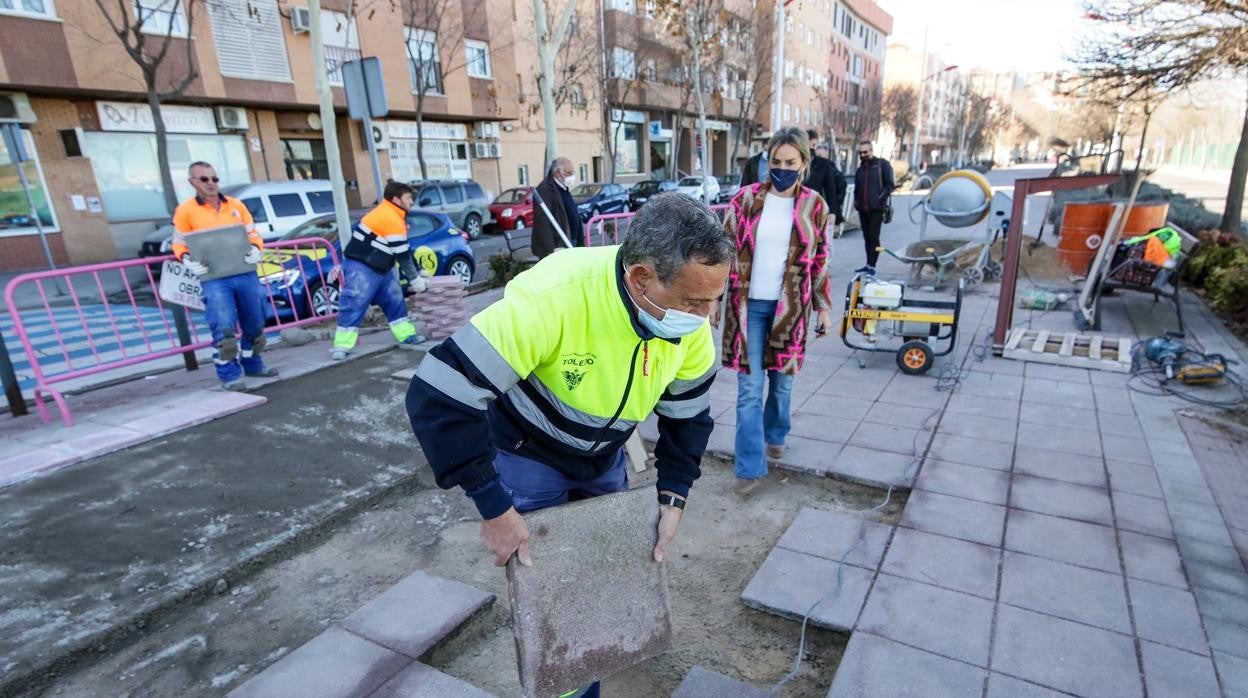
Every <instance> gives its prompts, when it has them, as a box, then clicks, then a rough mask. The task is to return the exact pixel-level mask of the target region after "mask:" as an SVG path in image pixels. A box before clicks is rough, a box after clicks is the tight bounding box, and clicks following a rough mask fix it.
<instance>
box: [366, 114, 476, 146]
mask: <svg viewBox="0 0 1248 698" xmlns="http://www.w3.org/2000/svg"><path fill="white" fill-rule="evenodd" d="M386 131H387V132H388V133H389V134H390V138H391V139H392V140H393V139H395V138H400V139H408V140H416V139H417V138H419V137H420V134H421V132H423V133H424V136H425V138H428V139H430V140H435V141H466V140H468V127H467V126H465V125H463V124H446V123H437V122H429V121H426V122H425V123H423V124H420V123H417V122H415V121H395V120H394V119H391V120H389V121H387V122H386Z"/></svg>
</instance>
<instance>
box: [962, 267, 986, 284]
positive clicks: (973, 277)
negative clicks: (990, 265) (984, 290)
mask: <svg viewBox="0 0 1248 698" xmlns="http://www.w3.org/2000/svg"><path fill="white" fill-rule="evenodd" d="M983 282H984V270H983V269H980V268H979V267H967V268H966V269H963V270H962V283H963V284H964V285H965V286H966V288H968V289H970V288H975V287H976V286H978V285H980V284H981V283H983Z"/></svg>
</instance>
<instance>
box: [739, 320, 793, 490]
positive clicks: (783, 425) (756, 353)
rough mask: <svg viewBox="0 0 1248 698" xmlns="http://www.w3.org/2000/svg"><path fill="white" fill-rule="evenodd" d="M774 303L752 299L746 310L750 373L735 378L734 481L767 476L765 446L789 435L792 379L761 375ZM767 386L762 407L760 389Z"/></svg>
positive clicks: (777, 443) (779, 442) (773, 373)
mask: <svg viewBox="0 0 1248 698" xmlns="http://www.w3.org/2000/svg"><path fill="white" fill-rule="evenodd" d="M777 305H778V303H777V301H762V300H754V299H751V300H750V301H749V305H748V306H747V309H746V324H745V348H746V352H747V353H748V354H749V360H750V363H749V365H750V373H749V375H746V374H744V373H742V374H739V375H738V376H737V442H736V449H735V450H736V463H735V465H734V466H733V471H734V472H735V473H736V475H737V477H739V478H744V479H746V480H756V479H758V478H760V477H763V476H764V475H766V474H767V458H766V454H765V453H764V450H763V444H764V442H766V443H767V444H768V445H772V446H783V445H784V439H785V438H786V437H787V436H788V435H789V428H790V426H791V420H790V418H789V406H790V403H791V401H792V397H793V376H791V375H786V374H783V373H778V372H776V371H763V356H764V355H765V353H766V351H767V337H768V335H770V334H771V327H772V325H773V324H774V323H775V320H776V306H777ZM767 384H770V389H769V390H768V391H767V400H766V404H765V405H764V402H763V389H764V388H765V387H767Z"/></svg>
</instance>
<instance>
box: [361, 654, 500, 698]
mask: <svg viewBox="0 0 1248 698" xmlns="http://www.w3.org/2000/svg"><path fill="white" fill-rule="evenodd" d="M492 695H493V694H491V693H486V692H485V691H482V690H481V689H479V688H477V687H476V686H473V685H472V684H470V683H468V682H466V681H460V680H459V679H457V678H455V677H454V676H449V675H447V674H443V673H442V672H440V671H438V670H437V669H434V668H433V667H431V666H426V665H424V664H421V663H420V662H412V663H411V664H409V665H408V666H407V668H406V669H404V670H403V671H400V672H399V673H398V674H396V675H395V676H394V677H393V678H391V679H390V680H389V681H387V682H385V683H384V684H382V686H381V688H379V689H377V690H376V691H374V692H373V693H372V694H371V695H370V696H369V698H491V696H492Z"/></svg>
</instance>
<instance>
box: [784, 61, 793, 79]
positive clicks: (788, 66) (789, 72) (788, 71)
mask: <svg viewBox="0 0 1248 698" xmlns="http://www.w3.org/2000/svg"><path fill="white" fill-rule="evenodd" d="M784 77H785V79H786V80H787V79H790V78H792V77H793V61H792V60H788V59H786V60H785V61H784Z"/></svg>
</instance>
